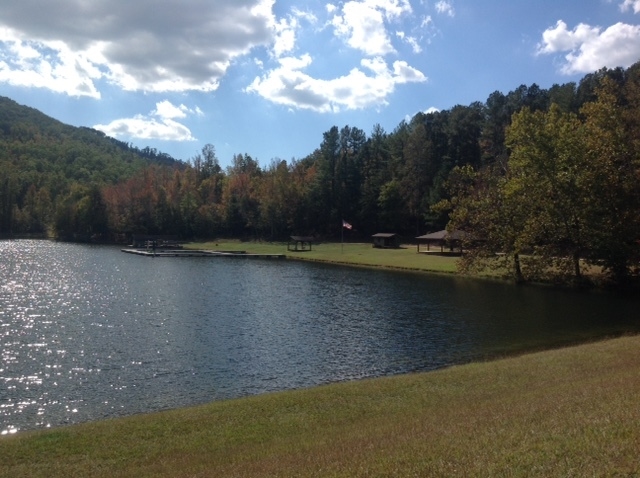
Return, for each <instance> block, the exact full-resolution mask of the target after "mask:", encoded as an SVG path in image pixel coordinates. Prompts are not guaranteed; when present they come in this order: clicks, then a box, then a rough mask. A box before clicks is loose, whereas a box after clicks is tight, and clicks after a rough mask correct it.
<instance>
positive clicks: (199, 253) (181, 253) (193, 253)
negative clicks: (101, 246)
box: [121, 248, 287, 259]
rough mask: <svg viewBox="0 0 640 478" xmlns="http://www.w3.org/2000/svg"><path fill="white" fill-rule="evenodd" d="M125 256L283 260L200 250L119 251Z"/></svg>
mask: <svg viewBox="0 0 640 478" xmlns="http://www.w3.org/2000/svg"><path fill="white" fill-rule="evenodd" d="M121 251H122V252H126V253H127V254H135V255H138V256H145V257H243V258H247V259H284V258H286V257H287V256H286V255H284V254H247V253H246V252H245V251H204V250H201V249H156V250H155V251H153V250H148V249H135V248H127V249H121Z"/></svg>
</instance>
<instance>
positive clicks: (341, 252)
mask: <svg viewBox="0 0 640 478" xmlns="http://www.w3.org/2000/svg"><path fill="white" fill-rule="evenodd" d="M340 236H341V240H340V254H344V219H343V220H342V224H341V227H340Z"/></svg>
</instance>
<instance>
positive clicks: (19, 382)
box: [0, 240, 638, 435]
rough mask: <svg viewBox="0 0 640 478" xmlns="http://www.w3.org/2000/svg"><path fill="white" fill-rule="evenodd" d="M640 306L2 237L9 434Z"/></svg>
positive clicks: (590, 328)
mask: <svg viewBox="0 0 640 478" xmlns="http://www.w3.org/2000/svg"><path fill="white" fill-rule="evenodd" d="M637 305H638V303H637V301H636V302H633V301H629V300H616V301H615V302H613V301H612V299H611V298H608V297H603V296H596V295H593V296H591V295H576V294H568V293H559V292H557V291H549V290H535V289H529V288H513V287H510V286H504V285H501V284H488V283H481V284H479V283H476V282H473V281H460V280H456V279H453V278H442V277H436V278H434V277H428V276H426V277H425V276H421V275H414V274H400V273H390V272H387V271H376V270H361V269H349V268H342V267H331V266H323V265H318V264H303V263H295V262H294V263H292V262H289V261H268V260H267V261H259V260H240V259H205V258H164V259H160V258H157V259H149V258H144V257H137V256H130V255H127V254H123V253H121V252H120V251H119V249H117V248H113V247H104V246H102V247H99V246H87V245H77V244H63V243H55V242H48V241H27V240H20V241H0V357H1V358H2V364H1V365H0V433H1V434H3V435H7V434H12V433H15V432H16V431H18V430H27V429H34V428H43V427H50V426H54V427H55V426H60V425H64V424H70V423H78V422H84V421H89V420H96V419H102V418H107V417H114V416H121V415H127V414H134V413H143V412H148V411H153V410H162V409H167V408H175V407H181V406H188V405H194V404H198V403H204V402H207V401H211V400H218V399H224V398H233V397H240V396H245V395H250V394H256V393H264V392H268V391H275V390H283V389H290V388H299V387H308V386H312V385H317V384H322V383H328V382H334V381H340V380H351V379H357V378H363V377H373V376H379V375H388V374H395V373H403V372H409V371H420V370H432V369H435V368H438V367H443V366H446V365H450V364H454V363H462V362H467V361H469V360H473V359H477V358H479V357H484V356H487V355H493V354H500V353H505V352H513V351H515V350H522V349H527V348H531V347H540V346H543V345H554V344H561V343H566V342H572V341H576V340H584V339H585V338H586V337H588V336H602V335H607V334H616V333H620V332H623V331H627V330H636V327H637V323H636V322H635V311H636V310H637ZM613 309H615V314H612V311H613ZM514 349H515V350H514Z"/></svg>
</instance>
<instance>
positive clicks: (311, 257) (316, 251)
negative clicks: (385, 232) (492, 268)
mask: <svg viewBox="0 0 640 478" xmlns="http://www.w3.org/2000/svg"><path fill="white" fill-rule="evenodd" d="M186 247H188V248H191V249H210V250H224V251H246V252H249V253H254V254H285V255H286V256H287V258H288V259H296V260H307V261H319V262H329V263H334V264H348V265H358V266H366V267H385V268H393V269H403V270H412V271H422V272H437V273H454V272H456V270H457V269H456V264H457V260H458V258H457V257H455V256H446V255H437V254H422V253H421V254H418V253H417V252H416V247H415V246H403V247H402V248H399V249H377V248H374V247H372V246H371V244H369V243H366V244H363V243H357V244H353V243H345V244H341V243H331V242H330V243H321V244H313V248H312V250H311V251H304V252H300V251H299V252H295V251H288V250H287V244H286V243H278V242H241V241H232V240H221V241H217V242H204V243H190V244H188V245H187V246H186Z"/></svg>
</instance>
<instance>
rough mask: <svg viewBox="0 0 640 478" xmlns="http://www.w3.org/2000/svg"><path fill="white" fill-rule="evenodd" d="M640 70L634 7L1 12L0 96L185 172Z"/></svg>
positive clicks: (636, 3) (203, 4) (127, 2)
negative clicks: (210, 151)
mask: <svg viewBox="0 0 640 478" xmlns="http://www.w3.org/2000/svg"><path fill="white" fill-rule="evenodd" d="M638 60H640V0H538V1H537V2H526V1H523V0H511V1H497V0H435V1H434V0H348V1H335V0H334V1H330V2H327V1H320V0H307V1H291V0H288V1H279V0H136V1H131V0H57V1H55V2H53V1H50V2H43V1H42V0H20V1H19V2H17V1H16V2H2V3H1V4H0V95H2V96H7V97H9V98H12V99H14V100H15V101H17V102H18V103H21V104H24V105H27V106H31V107H34V108H37V109H39V110H41V111H43V112H44V113H46V114H48V115H50V116H52V117H54V118H56V119H59V120H61V121H63V122H65V123H68V124H72V125H75V126H89V127H94V128H96V129H100V130H102V131H105V132H106V133H107V134H108V135H110V136H114V137H116V138H118V139H120V140H122V141H127V142H130V143H132V144H134V145H136V146H139V147H141V148H142V147H145V146H151V147H153V148H157V149H158V150H160V151H164V152H166V153H168V154H170V155H172V156H174V157H176V158H178V159H182V160H189V159H190V158H192V157H193V156H195V155H196V154H197V153H198V152H199V151H200V149H201V148H202V146H203V145H205V144H207V143H211V144H213V145H214V146H215V148H216V151H217V156H218V158H219V160H220V163H221V164H222V166H223V167H224V166H227V165H228V164H229V163H230V160H231V158H232V156H233V155H234V154H236V153H242V154H244V153H247V154H249V155H251V156H252V157H253V158H255V159H257V160H258V161H259V162H260V164H261V165H263V166H266V165H268V164H269V163H270V161H271V160H272V159H286V160H290V159H292V158H297V159H299V158H302V157H304V156H306V155H307V154H310V153H312V152H313V150H314V149H316V148H317V147H318V146H319V145H320V143H321V141H322V133H324V132H325V131H328V130H329V129H330V128H331V127H332V126H334V125H335V126H338V127H342V126H345V125H349V126H352V127H358V128H360V129H362V130H364V131H365V133H367V135H368V134H370V132H371V130H372V128H373V126H374V125H375V124H380V125H381V126H382V127H383V128H384V129H385V130H386V131H388V132H391V131H393V129H394V128H395V127H396V126H397V125H398V124H399V123H400V122H401V121H402V120H403V119H408V118H410V117H411V116H413V115H414V114H415V113H417V112H419V111H429V110H432V109H448V108H451V107H452V106H455V105H456V104H462V105H468V104H470V103H472V102H474V101H485V100H486V99H487V97H488V96H489V94H491V93H492V92H493V91H496V90H498V91H501V92H503V93H507V92H508V91H510V90H513V89H515V88H517V87H518V86H519V85H521V84H526V85H531V84H532V83H536V84H538V85H539V86H541V87H543V88H548V87H550V86H552V85H553V84H554V83H559V84H562V83H566V82H569V81H576V82H577V81H579V80H580V79H581V78H582V77H583V76H584V75H585V74H587V73H591V72H593V71H596V70H598V69H600V68H602V67H605V66H606V67H610V68H613V67H616V66H622V67H628V66H630V65H631V64H633V63H635V62H637V61H638Z"/></svg>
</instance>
